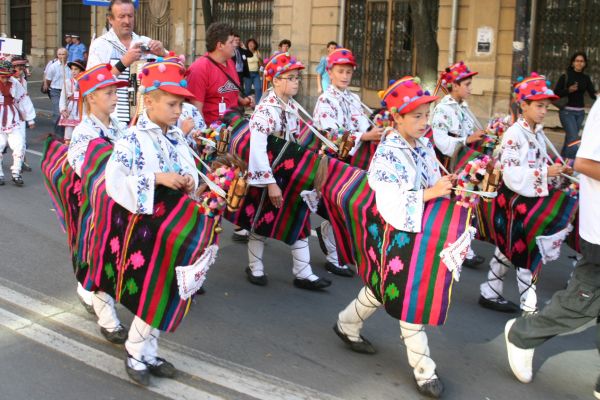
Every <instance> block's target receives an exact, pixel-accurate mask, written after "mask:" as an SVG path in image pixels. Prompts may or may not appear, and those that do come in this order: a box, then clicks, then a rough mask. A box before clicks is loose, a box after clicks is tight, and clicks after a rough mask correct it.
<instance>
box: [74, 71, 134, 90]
mask: <svg viewBox="0 0 600 400" xmlns="http://www.w3.org/2000/svg"><path fill="white" fill-rule="evenodd" d="M75 79H76V80H77V85H79V93H81V98H83V97H84V96H87V95H88V94H90V93H92V92H94V91H95V90H98V89H101V88H105V87H107V86H116V87H118V88H119V87H125V86H129V83H128V82H127V81H120V80H117V79H115V77H114V75H113V74H112V65H110V64H98V65H96V66H94V67H92V68H90V69H88V70H85V71H83V72H82V73H80V74H79V75H77V76H76V77H75Z"/></svg>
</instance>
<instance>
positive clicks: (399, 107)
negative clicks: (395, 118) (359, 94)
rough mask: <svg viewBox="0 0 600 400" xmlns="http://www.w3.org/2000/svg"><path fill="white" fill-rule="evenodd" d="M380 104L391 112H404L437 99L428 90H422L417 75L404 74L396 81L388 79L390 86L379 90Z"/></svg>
mask: <svg viewBox="0 0 600 400" xmlns="http://www.w3.org/2000/svg"><path fill="white" fill-rule="evenodd" d="M379 98H380V99H381V105H382V106H383V107H385V108H387V109H388V110H389V111H390V112H391V113H400V114H406V113H409V112H411V111H412V110H414V109H415V108H417V107H418V106H420V105H421V104H427V103H432V102H434V101H436V100H437V99H438V97H437V96H432V95H431V94H430V93H429V91H428V90H425V91H423V88H421V80H420V79H419V78H417V77H412V76H405V77H404V78H401V79H399V80H397V81H390V87H388V88H387V89H386V90H384V91H383V90H382V91H381V92H379Z"/></svg>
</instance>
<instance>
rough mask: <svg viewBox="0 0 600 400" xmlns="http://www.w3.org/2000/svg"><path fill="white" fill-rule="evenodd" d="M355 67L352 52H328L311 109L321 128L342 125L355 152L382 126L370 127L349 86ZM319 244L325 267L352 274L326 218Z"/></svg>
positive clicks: (376, 137)
mask: <svg viewBox="0 0 600 400" xmlns="http://www.w3.org/2000/svg"><path fill="white" fill-rule="evenodd" d="M355 68H356V60H355V59H354V55H353V54H352V52H351V51H350V50H348V49H345V48H338V49H335V50H334V51H332V52H331V53H330V54H329V55H328V56H327V67H326V69H327V72H328V73H329V77H330V79H331V85H329V86H328V87H327V90H325V91H324V92H323V93H322V94H321V95H320V96H319V98H318V99H317V104H316V105H315V109H314V112H313V120H314V121H315V124H316V125H317V127H319V128H320V129H323V130H338V129H340V128H342V129H345V130H347V131H349V132H351V133H352V135H353V136H354V137H355V138H356V139H355V145H354V147H353V148H352V150H350V153H349V154H350V155H351V156H352V155H353V154H355V153H356V151H357V149H358V148H359V147H360V146H361V144H362V142H365V141H371V140H379V139H380V137H381V134H382V133H383V129H382V128H378V127H372V126H371V124H370V122H369V119H368V117H367V116H366V115H365V113H364V111H363V105H362V103H361V101H360V98H359V97H358V96H357V95H356V94H354V93H352V92H351V91H350V90H349V89H348V88H349V86H350V82H351V81H352V75H353V73H354V69H355ZM316 231H317V236H318V238H319V243H320V244H321V248H322V249H324V250H327V251H326V254H325V256H326V259H327V263H326V264H325V268H326V269H327V270H328V271H330V272H332V273H334V274H336V275H340V276H353V275H354V273H353V271H352V270H351V269H350V268H348V266H347V265H340V264H339V261H338V256H337V249H336V245H335V239H334V236H333V229H332V228H331V224H330V223H329V221H327V220H325V221H323V222H322V223H321V226H319V227H318V228H317V229H316Z"/></svg>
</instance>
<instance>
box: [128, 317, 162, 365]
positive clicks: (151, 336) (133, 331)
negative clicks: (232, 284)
mask: <svg viewBox="0 0 600 400" xmlns="http://www.w3.org/2000/svg"><path fill="white" fill-rule="evenodd" d="M159 336H160V331H159V330H158V329H156V328H153V327H152V326H150V325H148V324H147V323H146V322H144V321H143V320H142V319H141V318H139V317H138V316H135V318H133V322H132V323H131V328H129V335H128V337H127V341H126V342H125V350H127V355H128V357H127V364H128V365H129V366H130V367H131V368H133V369H136V370H138V371H139V370H144V369H146V368H147V364H152V365H154V364H156V363H157V360H156V357H158V337H159Z"/></svg>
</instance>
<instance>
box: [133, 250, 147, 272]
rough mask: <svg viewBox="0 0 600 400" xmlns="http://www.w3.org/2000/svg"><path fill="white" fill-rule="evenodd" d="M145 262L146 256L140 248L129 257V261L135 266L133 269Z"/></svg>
mask: <svg viewBox="0 0 600 400" xmlns="http://www.w3.org/2000/svg"><path fill="white" fill-rule="evenodd" d="M145 262H146V260H145V259H144V256H143V255H142V252H141V251H140V250H138V251H136V252H135V253H133V254H132V255H131V257H129V263H130V264H131V265H132V266H133V269H138V268H140V267H141V266H143V265H144V263H145Z"/></svg>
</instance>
